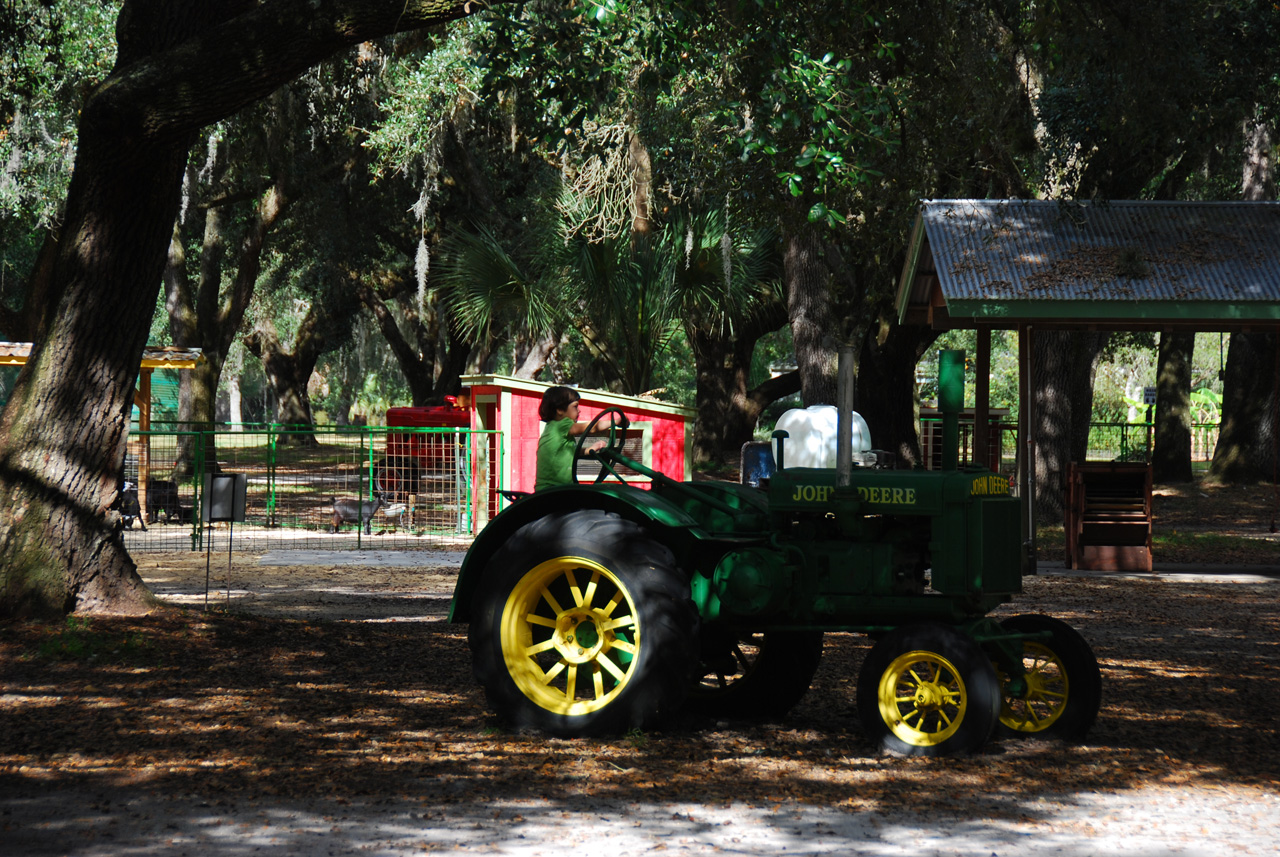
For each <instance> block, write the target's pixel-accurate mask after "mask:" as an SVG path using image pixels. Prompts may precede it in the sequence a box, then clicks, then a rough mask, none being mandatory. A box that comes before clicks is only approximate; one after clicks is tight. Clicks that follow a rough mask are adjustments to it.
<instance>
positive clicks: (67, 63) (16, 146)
mask: <svg viewBox="0 0 1280 857" xmlns="http://www.w3.org/2000/svg"><path fill="white" fill-rule="evenodd" d="M119 9H120V3H119V2H118V0H89V2H79V3H51V2H45V0H10V2H6V3H5V4H4V5H3V7H0V53H2V54H3V56H2V57H0V60H2V63H0V220H3V219H8V218H15V219H17V220H18V221H20V222H22V223H25V224H30V225H32V226H45V225H47V224H49V223H50V222H52V221H53V220H55V219H56V217H57V215H58V211H59V209H60V208H61V206H62V201H63V197H64V196H65V195H66V188H67V183H68V182H69V181H70V178H71V166H72V163H73V161H74V159H75V144H76V123H77V121H78V119H79V111H80V107H81V106H82V105H83V103H84V100H85V98H86V97H87V96H88V94H89V92H90V90H91V89H92V88H93V86H94V85H96V84H97V83H98V82H99V81H101V80H102V79H103V78H104V77H105V76H106V75H107V73H108V72H109V71H110V69H111V66H112V64H113V63H114V62H115V52H116V45H115V20H116V16H117V14H118V12H119ZM6 232H7V230H6ZM7 238H8V236H6V239H7ZM5 243H6V244H7V243H8V241H7V240H6V242H5ZM24 273H25V272H24Z"/></svg>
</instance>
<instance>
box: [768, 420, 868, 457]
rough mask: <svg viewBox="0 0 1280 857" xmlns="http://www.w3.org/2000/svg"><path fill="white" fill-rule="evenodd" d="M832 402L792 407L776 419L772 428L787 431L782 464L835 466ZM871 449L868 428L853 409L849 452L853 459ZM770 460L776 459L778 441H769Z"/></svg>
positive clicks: (834, 423)
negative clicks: (851, 451) (771, 445)
mask: <svg viewBox="0 0 1280 857" xmlns="http://www.w3.org/2000/svg"><path fill="white" fill-rule="evenodd" d="M838 416H839V414H838V412H837V411H836V406H835V405H810V406H809V407H807V408H803V409H802V408H792V409H791V410H789V411H787V412H786V413H784V414H783V415H782V416H781V417H779V418H778V424H777V426H775V431H776V430H782V431H785V432H787V433H788V434H790V437H788V438H787V439H786V441H785V443H786V446H785V447H784V449H783V463H784V464H785V465H786V466H787V467H788V468H791V467H825V468H828V469H831V470H834V469H835V467H836V442H837V440H838V438H839V435H838V434H837V433H836V419H837V418H838ZM870 449H871V429H870V428H868V427H867V421H866V420H864V419H863V418H862V415H861V414H859V413H858V412H857V411H854V412H853V454H854V460H855V462H856V461H857V459H858V456H859V453H864V452H869V451H870ZM773 460H774V462H775V463H776V462H777V460H778V441H777V440H774V441H773Z"/></svg>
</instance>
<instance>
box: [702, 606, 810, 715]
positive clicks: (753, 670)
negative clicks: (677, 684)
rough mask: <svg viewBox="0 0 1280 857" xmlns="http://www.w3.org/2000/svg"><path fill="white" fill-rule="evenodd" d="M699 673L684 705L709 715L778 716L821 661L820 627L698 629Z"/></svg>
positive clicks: (791, 705)
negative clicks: (700, 637)
mask: <svg viewBox="0 0 1280 857" xmlns="http://www.w3.org/2000/svg"><path fill="white" fill-rule="evenodd" d="M701 649H702V654H701V665H700V667H699V672H701V673H702V675H701V676H699V677H698V679H697V681H695V682H694V684H693V685H692V686H691V688H690V690H689V698H688V700H686V702H685V708H686V709H688V710H690V711H693V712H695V713H698V714H704V715H707V716H711V717H733V718H743V719H748V720H751V719H770V718H779V717H782V716H784V715H785V714H786V713H787V712H788V711H790V710H791V709H792V708H794V707H795V705H796V703H798V702H799V701H800V699H801V697H803V696H804V695H805V693H806V692H807V691H808V690H809V685H810V684H811V683H812V682H813V675H814V673H816V672H817V671H818V664H819V662H820V661H821V660H822V632H821V631H756V632H750V631H743V632H738V631H736V630H733V629H719V628H706V627H704V628H703V634H702V640H701Z"/></svg>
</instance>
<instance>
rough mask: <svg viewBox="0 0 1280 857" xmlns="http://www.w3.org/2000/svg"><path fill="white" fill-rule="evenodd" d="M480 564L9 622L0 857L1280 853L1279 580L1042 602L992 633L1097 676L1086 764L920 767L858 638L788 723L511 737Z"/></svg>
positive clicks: (279, 576)
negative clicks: (483, 638) (457, 591)
mask: <svg viewBox="0 0 1280 857" xmlns="http://www.w3.org/2000/svg"><path fill="white" fill-rule="evenodd" d="M1246 493H1247V492H1240V494H1239V495H1237V494H1234V493H1232V492H1230V491H1229V490H1226V489H1224V490H1222V491H1212V490H1209V491H1199V490H1196V491H1195V492H1194V494H1190V493H1187V494H1186V495H1185V496H1184V495H1183V494H1177V493H1161V494H1157V499H1156V504H1157V506H1156V514H1157V520H1158V521H1164V522H1166V523H1167V524H1168V529H1167V531H1169V532H1172V531H1173V530H1174V529H1175V528H1200V527H1205V526H1216V527H1218V528H1219V529H1220V530H1222V531H1228V530H1229V531H1231V532H1236V533H1245V532H1247V533H1252V534H1255V535H1256V536H1258V537H1259V538H1260V540H1262V541H1267V537H1269V536H1270V533H1269V532H1267V531H1268V530H1269V520H1268V517H1269V516H1268V514H1266V513H1265V512H1264V513H1261V514H1260V513H1259V512H1258V510H1259V509H1264V508H1265V506H1263V505H1262V504H1260V503H1259V502H1258V501H1257V498H1256V496H1255V497H1248V496H1245V495H1246ZM1198 549H1199V550H1202V551H1203V550H1204V548H1203V547H1201V548H1198ZM1210 550H1211V549H1210ZM1207 555H1211V554H1206V556H1207ZM1214 558H1215V559H1221V557H1220V556H1215V557H1214ZM460 559H461V554H460V553H457V552H452V553H447V552H446V553H427V552H422V553H416V554H406V553H398V554H395V555H394V556H393V555H389V554H385V555H384V554H377V553H370V554H365V555H353V554H351V553H345V554H339V555H335V554H302V553H292V554H286V553H283V552H282V553H280V554H241V553H236V554H235V555H234V556H232V557H231V559H230V562H228V557H227V556H226V555H225V554H223V555H222V556H221V557H219V556H216V555H215V556H213V557H212V558H211V559H210V560H208V565H207V566H206V557H205V556H204V555H203V554H195V553H190V552H184V553H177V554H163V555H159V554H157V555H143V556H141V557H140V558H139V571H140V573H141V574H142V576H143V578H144V580H146V581H147V583H148V584H149V585H150V586H151V587H152V588H153V590H154V591H156V593H157V594H158V595H159V596H160V598H161V599H162V600H163V601H164V602H166V603H167V604H169V605H171V607H172V608H173V609H170V610H168V611H166V612H164V613H163V614H158V615H156V616H153V617H149V618H146V619H135V620H124V619H118V620H107V619H101V620H96V619H95V620H73V621H72V622H71V623H68V624H67V625H65V626H60V625H40V624H36V623H0V734H3V735H4V742H3V744H2V745H0V838H2V839H3V840H4V841H5V842H6V843H7V846H6V849H14V850H12V851H9V852H8V853H15V854H22V855H27V854H31V855H36V854H74V855H78V857H97V855H104V857H105V855H110V857H117V856H118V855H123V854H137V855H144V854H156V855H169V854H183V853H191V854H196V853H199V854H202V855H208V854H226V855H229V857H230V855H234V857H240V855H247V854H249V853H251V852H253V851H254V850H257V849H263V848H270V847H274V848H282V847H283V848H285V849H286V850H288V851H290V852H292V853H303V854H312V853H315V854H322V853H328V854H342V855H346V854H352V855H354V854H367V853H375V854H384V855H396V857H398V855H421V854H423V853H425V852H428V851H443V852H449V853H472V852H482V853H499V854H528V855H535V857H550V855H552V854H562V853H563V852H564V851H565V850H566V849H574V850H577V849H580V848H592V849H595V848H598V847H600V845H601V843H604V842H607V843H608V846H607V847H609V849H610V850H613V851H617V852H618V853H628V854H631V853H640V852H648V851H673V852H675V851H679V852H684V853H691V854H692V853H699V854H701V853H711V852H717V851H726V852H730V853H740V854H772V855H777V854H778V853H780V852H785V853H789V854H814V855H817V854H868V855H870V854H875V855H896V854H902V853H908V852H909V853H921V854H930V855H933V854H937V855H964V857H988V855H991V854H1000V855H1003V854H1009V853H1019V854H1028V855H1037V857H1038V855H1050V854H1053V855H1067V857H1073V855H1079V857H1083V855H1111V854H1132V855H1141V856H1142V857H1154V855H1163V854H1187V855H1218V854H1224V853H1233V854H1269V853H1273V852H1274V847H1275V842H1276V841H1277V840H1278V839H1280V767H1277V762H1276V759H1278V758H1280V723H1278V722H1277V720H1276V717H1275V712H1276V711H1278V710H1280V646H1278V645H1277V641H1280V599H1278V598H1277V594H1278V593H1280V576H1278V575H1280V572H1277V571H1276V570H1273V569H1268V568H1266V567H1261V568H1260V567H1256V566H1252V567H1241V568H1239V569H1238V571H1235V572H1232V571H1223V570H1221V569H1220V568H1219V569H1218V570H1216V571H1214V572H1213V573H1205V572H1204V569H1203V568H1201V567H1199V566H1197V565H1195V564H1192V565H1186V566H1179V567H1177V568H1174V569H1172V570H1169V569H1166V570H1164V571H1162V572H1161V573H1159V574H1155V575H1151V576H1145V575H1119V574H1116V575H1108V574H1095V575H1073V574H1069V573H1066V572H1063V571H1061V570H1058V569H1053V568H1047V569H1046V570H1045V573H1044V574H1041V575H1038V576H1035V577H1030V578H1027V579H1026V581H1025V591H1024V593H1023V594H1022V595H1021V596H1019V597H1018V598H1017V600H1016V602H1015V603H1013V604H1009V605H1005V606H1003V607H1001V608H1000V609H999V610H998V615H1001V616H1004V615H1012V614H1015V613H1028V612H1038V613H1047V614H1050V615H1053V616H1057V617H1059V618H1061V619H1063V620H1065V621H1067V622H1068V623H1070V624H1071V625H1072V626H1074V627H1075V628H1077V629H1078V630H1079V631H1080V632H1081V634H1083V635H1084V637H1085V638H1086V639H1087V640H1088V641H1089V642H1090V644H1091V645H1092V646H1093V648H1094V651H1095V652H1096V654H1097V656H1098V660H1099V663H1100V665H1101V668H1102V673H1103V682H1104V691H1103V693H1104V698H1103V705H1102V710H1101V712H1100V715H1099V719H1098V722H1097V724H1096V726H1095V727H1094V729H1093V730H1092V732H1091V733H1090V735H1089V737H1088V740H1087V741H1085V742H1084V743H1082V744H1078V745H1066V744H1061V743H1058V742H1053V741H1043V740H1014V739H1009V738H998V739H996V740H994V741H992V742H991V743H990V744H989V745H988V747H987V748H986V749H985V751H984V752H982V753H980V754H978V755H976V756H974V757H971V758H966V759H940V760H920V759H895V758H888V757H883V756H880V755H879V754H877V753H876V752H875V748H874V747H873V746H871V745H870V744H869V743H868V742H867V741H866V740H865V738H864V737H863V735H862V732H861V728H860V726H859V724H858V720H857V716H856V713H855V689H856V684H857V676H858V672H859V669H860V667H861V663H862V660H863V658H864V657H865V655H866V652H867V650H868V648H869V643H868V641H867V640H866V639H865V638H864V637H861V636H859V635H854V634H828V635H827V637H826V642H825V649H824V654H823V661H822V664H821V666H820V668H819V670H818V673H817V675H816V676H815V679H814V682H813V685H812V688H811V690H810V692H809V693H808V694H807V695H806V696H805V697H804V699H803V700H802V701H801V702H800V704H799V705H798V706H797V708H796V709H795V710H794V711H793V712H792V713H791V714H790V715H789V716H788V717H787V718H785V719H784V720H782V721H779V722H767V723H757V722H746V721H735V720H732V719H725V720H710V719H700V718H694V717H691V716H690V717H685V718H683V719H679V720H678V721H677V722H676V723H674V724H673V725H672V726H671V727H670V728H669V729H666V730H663V731H655V732H650V733H632V734H629V735H626V736H621V737H618V738H614V739H606V740H596V739H591V740H588V739H580V740H562V739H550V738H546V737H544V736H539V735H530V734H522V733H514V732H511V731H509V730H507V729H505V728H504V727H503V726H502V724H501V723H500V722H499V721H498V720H497V719H496V718H495V717H494V716H493V714H492V712H491V711H490V710H489V707H488V704H487V702H486V700H485V698H484V694H483V693H482V692H481V691H480V689H479V688H477V686H476V685H475V682H474V680H473V679H472V677H471V674H470V663H469V653H468V648H467V642H466V628H465V627H462V626H455V625H450V624H448V623H447V622H445V621H444V618H445V616H446V614H447V610H448V605H449V600H450V596H451V594H452V590H453V585H454V581H455V579H456V575H457V568H458V563H459V561H460ZM206 574H207V580H208V607H209V609H208V610H207V611H206V610H205V598H206ZM6 849H0V850H6Z"/></svg>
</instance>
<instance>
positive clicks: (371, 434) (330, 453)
mask: <svg viewBox="0 0 1280 857" xmlns="http://www.w3.org/2000/svg"><path fill="white" fill-rule="evenodd" d="M236 428H238V429H239V430H236V431H214V432H208V431H204V432H198V431H170V432H165V431H151V432H145V433H144V432H135V433H133V434H131V435H130V440H129V450H130V455H129V456H128V457H127V458H126V462H125V473H124V478H125V479H126V480H128V481H130V482H132V483H134V484H136V485H138V486H141V485H142V484H143V482H144V481H145V482H146V484H147V486H148V488H149V489H150V490H148V491H147V492H146V495H147V497H146V500H145V501H143V499H142V493H143V492H142V490H141V487H139V505H140V506H141V505H146V507H147V514H146V515H144V516H142V519H141V521H139V522H136V523H134V524H133V526H132V527H129V528H127V529H126V530H125V544H126V545H127V546H128V548H129V550H130V551H131V552H155V551H176V550H203V549H205V548H206V547H208V545H209V543H210V540H211V541H212V542H213V543H216V544H217V545H218V549H219V550H223V549H226V547H227V539H228V538H231V537H233V541H232V544H231V547H232V548H234V549H236V550H269V549H276V548H281V549H315V550H344V549H374V548H376V549H388V550H406V549H426V548H432V547H442V546H448V545H450V544H468V543H469V542H470V540H471V535H472V521H473V510H474V509H475V508H476V499H477V492H475V491H474V490H473V485H474V484H475V482H476V480H475V479H474V478H473V466H472V455H471V450H472V449H475V448H479V447H481V446H482V447H483V448H485V449H487V450H488V449H494V448H496V449H497V450H498V455H499V456H500V455H501V445H502V440H501V436H500V435H499V434H498V433H495V432H488V431H474V432H473V431H471V430H469V429H457V428H448V429H440V428H399V427H395V428H387V427H384V426H367V427H365V426H361V427H328V428H316V429H305V430H302V429H284V428H280V427H272V426H268V427H251V426H241V427H236ZM213 473H221V474H231V473H243V474H244V475H245V477H246V481H247V488H246V498H245V520H244V521H243V522H236V523H234V524H226V523H214V524H208V523H202V522H201V514H200V510H201V508H202V494H203V491H204V485H205V480H206V476H208V475H210V474H213ZM491 481H493V480H489V479H485V480H482V482H483V484H484V486H485V490H483V491H482V492H481V493H482V494H485V495H487V494H488V493H491V491H490V490H489V488H488V486H489V483H490V482H491ZM480 499H481V502H482V504H483V505H484V506H485V508H487V507H488V505H489V498H488V497H487V496H484V497H481V498H480ZM143 527H145V529H143ZM224 530H225V531H226V532H227V535H222V534H221V533H222V531H224Z"/></svg>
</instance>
